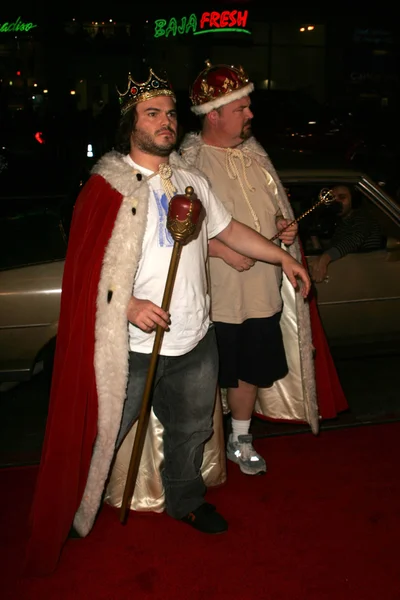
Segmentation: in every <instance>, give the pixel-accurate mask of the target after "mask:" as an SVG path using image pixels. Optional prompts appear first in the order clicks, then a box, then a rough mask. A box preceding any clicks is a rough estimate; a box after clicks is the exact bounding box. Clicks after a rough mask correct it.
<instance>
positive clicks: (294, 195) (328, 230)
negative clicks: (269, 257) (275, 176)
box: [285, 181, 400, 255]
mask: <svg viewBox="0 0 400 600" xmlns="http://www.w3.org/2000/svg"><path fill="white" fill-rule="evenodd" d="M334 185H335V186H338V185H339V184H338V183H335V184H334ZM285 187H286V191H287V193H288V196H289V199H290V202H291V205H292V208H293V211H294V214H295V217H296V218H298V217H300V216H301V215H303V214H304V213H305V212H307V211H309V210H310V209H312V208H313V207H315V206H316V205H317V204H318V203H319V202H320V200H321V192H322V193H324V192H326V191H327V190H332V189H335V190H336V193H337V190H338V189H340V188H338V187H335V188H334V186H333V185H332V183H331V182H329V181H327V182H326V184H325V185H324V183H312V184H310V183H305V184H303V183H296V184H286V186H285ZM341 188H347V189H348V190H349V192H350V194H351V202H352V208H353V214H354V215H356V218H357V220H358V221H359V222H361V223H365V224H366V225H365V226H366V227H368V230H369V231H371V234H370V235H371V237H370V239H371V238H372V237H373V238H374V242H373V243H369V244H367V243H366V244H364V245H361V246H358V247H357V250H352V251H357V252H370V251H372V250H374V249H379V248H383V247H385V246H386V242H387V240H388V239H389V238H393V237H395V238H396V237H397V238H398V239H400V228H399V227H397V226H396V225H395V224H394V223H393V221H391V219H390V218H389V217H387V216H386V215H385V214H384V212H383V211H382V210H380V208H379V206H377V205H376V204H374V203H373V202H372V201H371V200H370V199H369V198H368V197H367V196H366V195H365V194H364V193H363V192H362V191H361V190H360V189H359V188H358V186H357V185H348V184H343V185H342V186H341ZM341 210H342V206H341V204H340V202H336V201H334V202H331V203H330V204H320V205H319V206H318V207H317V208H315V209H313V210H312V211H310V213H309V214H308V215H306V216H304V217H303V218H302V219H300V221H299V236H300V240H301V242H302V245H303V248H304V251H305V253H306V254H307V255H312V254H321V253H322V252H323V251H324V250H327V249H328V248H330V247H332V245H334V243H335V240H337V237H338V236H340V234H341V232H342V231H343V221H344V220H343V219H342V217H341V214H340V212H341ZM346 235H348V233H347V234H346Z"/></svg>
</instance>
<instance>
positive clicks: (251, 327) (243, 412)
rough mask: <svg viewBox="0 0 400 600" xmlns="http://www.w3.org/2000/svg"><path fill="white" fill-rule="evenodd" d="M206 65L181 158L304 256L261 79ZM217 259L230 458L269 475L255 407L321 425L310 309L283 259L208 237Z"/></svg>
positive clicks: (242, 217)
mask: <svg viewBox="0 0 400 600" xmlns="http://www.w3.org/2000/svg"><path fill="white" fill-rule="evenodd" d="M206 65H207V66H206V68H205V69H204V70H203V71H202V72H201V73H200V74H199V76H198V77H197V78H196V80H195V82H194V84H193V87H192V90H191V101H192V104H193V106H192V111H193V112H194V113H195V114H197V115H199V116H200V118H201V119H202V131H201V133H200V134H193V133H192V134H188V135H187V136H186V138H185V139H184V140H183V143H182V146H181V149H180V151H181V155H182V157H183V158H184V159H185V160H186V162H187V164H188V165H189V166H195V167H197V168H198V169H200V170H201V171H202V172H204V174H205V175H206V176H207V177H208V179H209V180H210V182H211V185H212V189H213V191H214V193H215V194H216V195H217V197H218V198H220V199H221V200H222V202H223V203H224V205H225V207H226V208H227V210H228V211H229V212H230V213H231V214H232V216H233V217H234V218H235V219H237V220H238V221H241V222H242V223H245V224H246V225H248V226H249V227H251V228H252V229H253V230H255V231H257V232H261V234H262V235H263V236H265V237H266V238H272V237H273V236H274V235H275V234H276V233H277V232H281V233H280V235H279V239H278V240H276V244H278V245H279V246H280V245H281V244H283V246H284V248H285V250H286V251H287V253H288V254H291V255H292V256H293V257H295V258H296V259H297V260H299V261H301V260H302V256H301V251H300V247H299V244H298V241H297V239H296V235H297V224H294V225H291V226H290V227H288V228H287V229H286V226H287V225H288V224H289V223H290V222H291V221H292V220H293V212H292V209H291V206H290V204H289V202H288V199H287V196H286V193H285V191H284V189H283V187H282V184H281V182H280V180H279V178H278V176H277V174H276V172H275V169H274V168H273V165H272V164H271V162H270V160H269V158H268V156H267V154H266V152H265V151H264V149H263V148H262V147H261V146H260V145H259V144H258V143H257V142H256V140H255V139H254V138H253V137H252V131H251V120H252V118H253V114H252V111H251V107H250V104H251V100H250V93H251V92H252V91H253V89H254V86H253V84H252V83H250V82H249V79H248V77H247V75H246V74H245V73H244V71H243V69H242V68H241V67H240V68H235V67H233V66H228V65H215V66H213V65H212V64H211V63H210V61H206ZM209 256H210V280H211V318H212V321H213V322H214V325H215V330H216V335H217V343H218V350H219V360H220V370H219V385H220V387H221V389H222V391H223V397H224V399H225V396H226V401H227V407H226V409H227V410H229V411H230V413H231V417H232V433H231V434H230V435H229V439H228V442H227V457H228V459H230V460H232V461H234V462H235V463H237V464H238V465H239V466H240V469H241V471H242V472H243V473H245V474H248V475H257V474H262V473H265V472H266V463H265V460H264V458H263V457H262V456H260V455H259V454H258V453H257V452H256V450H255V449H254V447H253V443H252V436H251V435H250V434H249V429H250V424H251V418H252V415H253V412H254V409H255V407H256V406H257V412H258V413H260V414H262V415H263V416H264V417H268V418H271V419H274V420H278V421H281V420H285V421H288V420H289V421H290V420H296V421H301V422H308V423H309V424H310V425H311V428H312V430H313V431H314V433H316V432H317V431H318V419H319V413H318V406H317V400H316V389H315V377H314V362H313V350H314V348H313V343H312V338H311V326H310V312H309V306H308V304H306V303H304V302H303V301H302V300H301V298H299V297H298V295H295V294H292V293H291V292H290V290H288V286H287V280H286V277H283V280H282V270H281V268H280V267H279V265H273V264H267V263H265V262H262V261H258V262H257V261H255V260H254V257H250V256H249V255H246V253H238V252H237V251H235V250H233V249H232V248H228V247H227V246H226V244H224V242H223V240H221V239H218V238H214V239H212V240H210V242H209ZM283 300H284V301H283ZM282 330H284V331H285V334H286V336H285V338H286V339H285V343H284V340H283V338H282ZM288 365H289V366H288ZM257 400H258V405H256V402H257Z"/></svg>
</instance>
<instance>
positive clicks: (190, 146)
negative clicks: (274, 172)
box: [179, 133, 269, 165]
mask: <svg viewBox="0 0 400 600" xmlns="http://www.w3.org/2000/svg"><path fill="white" fill-rule="evenodd" d="M204 145H206V144H205V142H204V141H203V138H202V136H201V133H188V134H187V135H186V136H185V137H184V139H183V141H182V144H181V146H180V149H179V151H180V153H181V154H182V155H183V154H184V155H185V160H186V163H187V164H190V165H195V164H196V162H197V157H198V154H199V152H200V150H201V148H202V146H204ZM237 148H238V149H239V150H242V152H244V153H246V154H255V155H257V156H258V157H259V159H260V160H264V161H265V160H269V157H268V154H267V153H266V152H265V150H264V148H263V147H262V146H261V144H259V142H257V140H256V138H255V137H251V138H250V139H248V140H246V141H245V142H242V143H241V144H240V145H239V146H237Z"/></svg>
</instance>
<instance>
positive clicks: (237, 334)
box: [214, 312, 288, 388]
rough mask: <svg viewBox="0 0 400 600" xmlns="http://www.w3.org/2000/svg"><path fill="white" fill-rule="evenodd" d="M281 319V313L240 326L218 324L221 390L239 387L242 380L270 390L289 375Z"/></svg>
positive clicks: (215, 323)
mask: <svg viewBox="0 0 400 600" xmlns="http://www.w3.org/2000/svg"><path fill="white" fill-rule="evenodd" d="M280 318H281V313H280V312H279V313H277V314H275V315H273V316H272V317H266V318H262V319H247V320H246V321H244V322H243V323H241V324H240V325H236V324H231V323H221V322H214V325H215V331H216V334H217V344H218V352H219V376H218V382H219V385H220V387H223V388H228V387H232V388H235V387H238V385H239V379H240V380H241V381H245V382H247V383H251V384H252V385H256V386H257V387H270V386H271V385H272V384H273V383H274V381H277V380H278V379H282V377H285V375H287V373H288V365H287V362H286V355H285V348H284V346H283V339H282V332H281V327H280V324H279V322H280Z"/></svg>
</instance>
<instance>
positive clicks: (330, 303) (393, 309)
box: [279, 169, 400, 354]
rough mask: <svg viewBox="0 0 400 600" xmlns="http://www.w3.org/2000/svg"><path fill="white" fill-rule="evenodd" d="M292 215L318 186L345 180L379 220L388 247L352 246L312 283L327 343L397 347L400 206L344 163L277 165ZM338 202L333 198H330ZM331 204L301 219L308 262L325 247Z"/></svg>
mask: <svg viewBox="0 0 400 600" xmlns="http://www.w3.org/2000/svg"><path fill="white" fill-rule="evenodd" d="M279 174H280V176H281V179H282V181H283V183H284V185H285V187H286V189H287V191H288V194H289V196H290V201H291V203H292V206H293V209H294V212H295V215H296V216H300V215H302V214H303V213H304V212H305V211H307V210H309V209H310V208H311V207H312V206H313V205H315V204H316V203H317V202H318V200H319V197H320V192H321V190H327V189H330V188H332V186H336V185H347V186H349V188H350V189H351V191H352V193H353V195H356V196H357V201H358V206H359V207H362V208H363V209H364V210H366V211H368V212H369V213H370V215H371V218H373V219H375V220H376V221H377V222H378V223H379V224H380V226H381V231H382V233H383V236H384V237H385V239H386V247H385V248H383V249H380V250H374V251H369V252H362V251H359V252H356V253H353V254H347V255H346V256H344V257H342V258H340V259H338V260H336V261H334V262H331V263H330V265H329V268H328V274H327V277H326V278H325V280H324V281H323V282H321V283H316V284H314V293H315V294H316V298H317V303H318V307H319V312H320V315H321V319H322V322H323V325H324V329H325V332H326V334H327V337H328V341H329V343H330V345H331V347H334V348H335V349H338V350H341V351H344V352H346V349H347V350H348V351H350V352H354V351H355V349H356V350H357V352H360V351H361V352H362V353H364V354H366V353H368V354H369V353H374V354H378V353H383V352H388V351H398V350H399V348H400V207H399V206H398V205H397V204H396V203H395V202H394V201H393V199H392V198H391V197H389V196H388V195H387V193H386V192H385V191H384V189H383V188H382V187H380V186H379V185H378V184H377V183H375V182H374V181H373V180H372V179H370V178H369V177H368V176H366V175H364V174H363V173H359V172H355V171H349V170H345V169H338V170H327V169H316V170H304V169H303V170H301V169H295V170H289V169H284V170H281V171H280V173H279ZM334 204H336V203H334ZM333 206H334V205H330V206H328V207H325V206H323V205H321V207H319V208H316V209H315V210H314V211H313V212H312V213H310V214H309V215H308V216H306V217H305V218H304V219H302V220H300V222H299V235H300V239H301V242H302V245H303V248H304V251H305V255H306V258H307V262H308V264H309V265H311V264H312V262H313V261H314V260H316V257H317V256H318V255H319V254H321V253H322V252H323V251H324V249H326V248H327V247H329V240H330V238H331V237H332V234H333V230H334V227H335V222H336V220H337V214H335V211H333V210H332V208H333Z"/></svg>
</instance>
